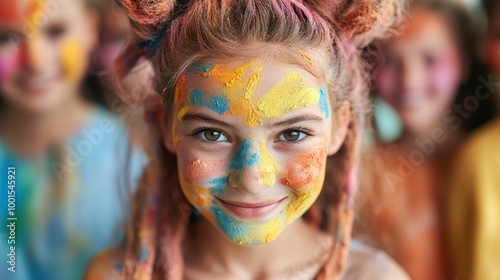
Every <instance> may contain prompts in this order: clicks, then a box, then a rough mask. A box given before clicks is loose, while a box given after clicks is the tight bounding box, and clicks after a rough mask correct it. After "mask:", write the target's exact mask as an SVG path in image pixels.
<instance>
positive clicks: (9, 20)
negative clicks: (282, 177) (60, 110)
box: [0, 0, 21, 25]
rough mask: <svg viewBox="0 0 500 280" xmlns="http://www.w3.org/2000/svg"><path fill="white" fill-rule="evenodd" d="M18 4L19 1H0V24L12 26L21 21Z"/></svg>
mask: <svg viewBox="0 0 500 280" xmlns="http://www.w3.org/2000/svg"><path fill="white" fill-rule="evenodd" d="M19 2H20V1H19V0H1V1H0V22H1V23H2V24H8V25H14V24H16V23H18V22H19V21H20V20H21V9H20V5H19Z"/></svg>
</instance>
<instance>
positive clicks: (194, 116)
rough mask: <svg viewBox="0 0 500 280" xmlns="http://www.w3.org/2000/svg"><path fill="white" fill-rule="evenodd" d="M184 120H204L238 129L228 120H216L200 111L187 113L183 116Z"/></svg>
mask: <svg viewBox="0 0 500 280" xmlns="http://www.w3.org/2000/svg"><path fill="white" fill-rule="evenodd" d="M182 121H184V122H196V121H202V122H207V123H210V124H213V125H219V126H224V127H226V128H228V129H230V130H236V127H235V126H234V125H232V124H228V123H226V122H223V121H220V120H216V119H214V118H212V117H210V116H208V115H205V114H200V113H187V114H186V115H184V117H182Z"/></svg>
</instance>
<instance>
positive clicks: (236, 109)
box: [176, 61, 320, 128]
mask: <svg viewBox="0 0 500 280" xmlns="http://www.w3.org/2000/svg"><path fill="white" fill-rule="evenodd" d="M221 68H222V67H221V66H220V65H218V64H217V65H215V66H214V67H213V68H212V69H211V70H209V71H208V72H205V73H203V75H202V76H203V77H205V78H214V79H216V80H217V81H218V82H219V83H220V84H221V86H222V87H223V89H222V94H221V96H222V97H224V98H225V99H226V100H227V101H228V103H229V110H228V112H229V113H230V114H232V115H235V116H242V117H245V118H246V120H245V123H246V124H247V125H248V126H249V127H252V128H254V127H256V126H258V125H260V124H262V119H264V118H280V117H283V116H284V115H285V114H287V113H288V112H290V111H293V110H297V109H299V108H301V107H307V106H312V105H316V104H318V102H319V101H320V92H319V90H318V89H317V88H313V87H311V88H305V87H304V85H305V80H304V78H303V77H302V76H301V75H300V74H299V73H298V72H291V73H289V74H288V75H287V76H286V77H285V78H283V79H282V80H281V81H280V82H278V83H277V84H276V85H274V86H273V87H272V88H271V89H270V90H269V91H268V92H267V93H266V94H265V95H264V96H263V97H262V98H260V99H259V98H257V97H256V96H255V95H256V92H257V89H258V86H259V83H260V81H261V79H262V70H263V64H262V63H261V62H260V61H253V62H250V63H247V64H245V65H242V66H239V67H234V68H232V69H230V70H227V71H225V70H222V69H221ZM247 72H250V73H248V74H247ZM185 96H187V92H186V88H185V77H184V78H181V80H180V81H179V82H178V84H177V87H176V99H177V100H181V101H184V102H181V101H178V102H176V106H177V108H178V110H179V113H178V115H177V116H178V119H179V120H180V119H182V117H183V116H184V115H185V114H186V113H187V111H188V110H189V109H190V106H189V105H184V106H183V105H182V104H185V103H186V102H185V100H186V97H185Z"/></svg>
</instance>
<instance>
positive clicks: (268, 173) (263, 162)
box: [259, 139, 280, 187]
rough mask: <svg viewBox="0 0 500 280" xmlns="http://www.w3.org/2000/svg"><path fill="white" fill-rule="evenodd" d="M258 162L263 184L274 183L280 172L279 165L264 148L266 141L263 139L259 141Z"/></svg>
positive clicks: (269, 184)
mask: <svg viewBox="0 0 500 280" xmlns="http://www.w3.org/2000/svg"><path fill="white" fill-rule="evenodd" d="M259 148H260V153H259V155H260V162H259V171H260V176H261V178H262V181H264V185H266V186H268V187H270V186H273V185H274V184H275V183H276V176H277V175H278V174H279V172H280V166H279V164H278V162H277V161H276V159H275V158H274V157H273V156H272V155H271V154H270V153H269V151H268V150H267V148H266V141H265V140H264V139H262V140H261V142H260V147H259Z"/></svg>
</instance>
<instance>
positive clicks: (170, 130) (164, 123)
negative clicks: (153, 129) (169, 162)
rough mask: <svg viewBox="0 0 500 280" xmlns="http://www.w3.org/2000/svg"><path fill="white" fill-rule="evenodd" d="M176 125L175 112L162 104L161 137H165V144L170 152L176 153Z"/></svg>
mask: <svg viewBox="0 0 500 280" xmlns="http://www.w3.org/2000/svg"><path fill="white" fill-rule="evenodd" d="M175 129H176V125H175V124H174V117H173V113H172V112H171V111H170V110H167V109H166V108H165V106H161V114H160V132H161V137H163V144H164V145H165V147H166V148H167V150H168V151H169V152H171V153H172V154H176V149H175V144H174V135H175V133H176V132H175Z"/></svg>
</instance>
